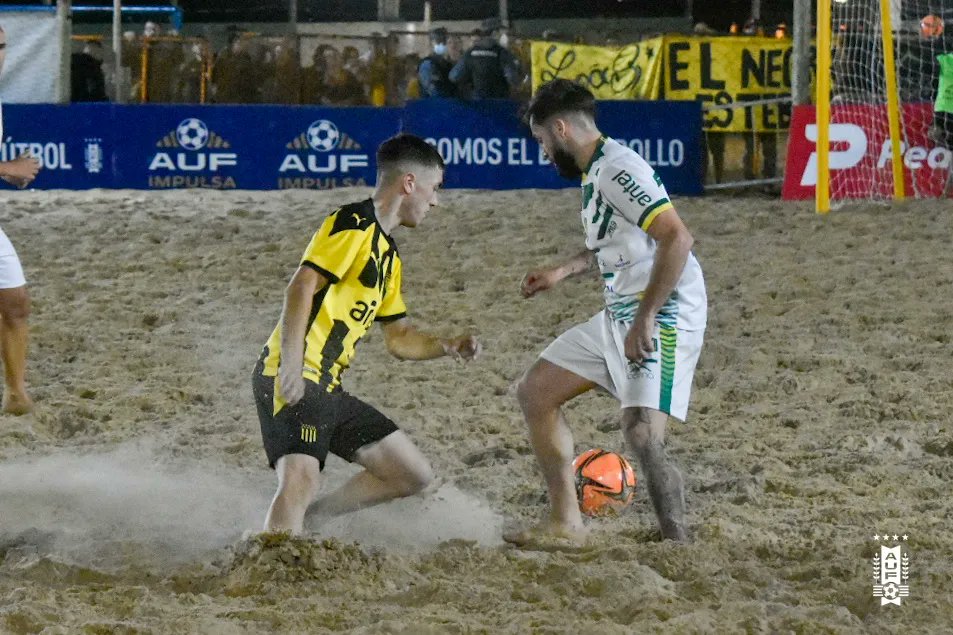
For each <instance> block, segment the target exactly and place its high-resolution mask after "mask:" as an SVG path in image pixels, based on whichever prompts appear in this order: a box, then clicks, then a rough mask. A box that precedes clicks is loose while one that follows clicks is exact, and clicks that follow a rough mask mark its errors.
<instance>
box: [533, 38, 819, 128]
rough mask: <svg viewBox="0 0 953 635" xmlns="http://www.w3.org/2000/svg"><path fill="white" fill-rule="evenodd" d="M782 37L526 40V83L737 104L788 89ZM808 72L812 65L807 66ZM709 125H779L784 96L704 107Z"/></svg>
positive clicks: (602, 94) (786, 120) (609, 95)
mask: <svg viewBox="0 0 953 635" xmlns="http://www.w3.org/2000/svg"><path fill="white" fill-rule="evenodd" d="M791 52H792V41H791V40H790V39H776V38H767V37H727V36H726V37H719V36H713V37H687V36H664V37H657V38H652V39H649V40H643V41H641V42H638V43H637V44H630V45H628V46H624V47H598V46H583V45H576V44H556V43H552V42H533V48H532V53H533V69H532V73H533V90H534V91H535V90H536V88H537V87H538V86H539V85H541V84H543V83H545V82H547V81H549V80H551V79H553V78H555V77H564V78H567V79H574V80H576V81H579V82H581V83H583V84H584V85H586V86H587V87H588V88H589V89H590V90H592V92H593V94H595V96H596V98H597V99H678V100H682V99H684V100H697V101H701V102H704V103H708V104H717V105H729V104H743V103H744V102H746V101H760V100H764V99H770V98H774V97H789V96H790V95H791ZM812 72H813V71H812ZM703 117H704V123H703V127H704V129H705V130H706V131H709V132H748V131H756V132H764V131H771V130H786V129H787V128H788V125H789V124H790V120H791V105H790V104H789V103H780V104H778V103H774V104H760V105H757V106H752V107H750V108H729V109H717V110H709V111H705V113H704V115H703Z"/></svg>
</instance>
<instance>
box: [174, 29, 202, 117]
mask: <svg viewBox="0 0 953 635" xmlns="http://www.w3.org/2000/svg"><path fill="white" fill-rule="evenodd" d="M183 47H184V49H185V51H186V53H185V61H183V62H182V63H181V64H180V65H179V68H178V70H177V71H176V77H175V80H176V83H175V91H174V93H175V94H174V96H173V100H174V101H176V102H178V103H180V104H197V103H199V102H200V101H201V100H202V75H203V74H204V73H205V51H204V49H203V47H202V45H201V44H199V43H198V42H192V43H186V44H183Z"/></svg>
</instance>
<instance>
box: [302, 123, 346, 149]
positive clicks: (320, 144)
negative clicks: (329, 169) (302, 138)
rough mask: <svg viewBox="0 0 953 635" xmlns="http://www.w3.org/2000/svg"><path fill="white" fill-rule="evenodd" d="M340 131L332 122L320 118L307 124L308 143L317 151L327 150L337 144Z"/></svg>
mask: <svg viewBox="0 0 953 635" xmlns="http://www.w3.org/2000/svg"><path fill="white" fill-rule="evenodd" d="M340 138H341V133H340V132H338V127H337V126H335V125H334V122H331V121H328V120H327V119H320V120H318V121H315V122H314V123H313V124H311V125H310V126H308V145H309V146H311V147H312V148H314V149H315V150H317V151H318V152H328V151H329V150H333V149H334V148H336V147H337V145H338V140H340Z"/></svg>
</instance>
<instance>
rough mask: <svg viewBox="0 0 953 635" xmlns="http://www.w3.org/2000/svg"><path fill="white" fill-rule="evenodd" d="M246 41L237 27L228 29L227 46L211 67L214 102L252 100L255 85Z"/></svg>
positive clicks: (226, 102) (246, 101) (228, 102)
mask: <svg viewBox="0 0 953 635" xmlns="http://www.w3.org/2000/svg"><path fill="white" fill-rule="evenodd" d="M246 44H247V43H246V42H245V39H244V38H243V37H242V34H241V33H240V32H239V31H238V30H237V29H229V36H228V46H226V47H225V48H224V49H222V50H221V51H220V52H219V54H218V55H217V56H216V58H215V65H214V66H213V67H212V88H213V91H214V96H215V102H216V103H219V104H242V103H248V102H250V101H254V97H255V93H256V90H257V87H256V86H255V73H254V69H253V66H254V64H253V62H252V58H251V55H249V54H248V50H247V45H246Z"/></svg>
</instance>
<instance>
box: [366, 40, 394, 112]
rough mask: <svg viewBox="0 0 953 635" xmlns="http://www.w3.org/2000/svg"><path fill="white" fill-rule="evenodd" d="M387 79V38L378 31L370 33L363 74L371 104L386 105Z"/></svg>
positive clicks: (388, 73) (388, 71) (388, 68)
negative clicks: (365, 67)
mask: <svg viewBox="0 0 953 635" xmlns="http://www.w3.org/2000/svg"><path fill="white" fill-rule="evenodd" d="M389 80H390V62H389V60H388V57H387V39H386V38H385V37H384V36H383V35H381V34H380V33H372V34H371V50H370V53H369V58H368V61H367V74H366V76H365V81H366V83H367V86H368V89H369V91H370V102H371V105H372V106H386V105H388V93H389V92H390V90H389V88H390V87H389V86H388V84H389Z"/></svg>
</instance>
